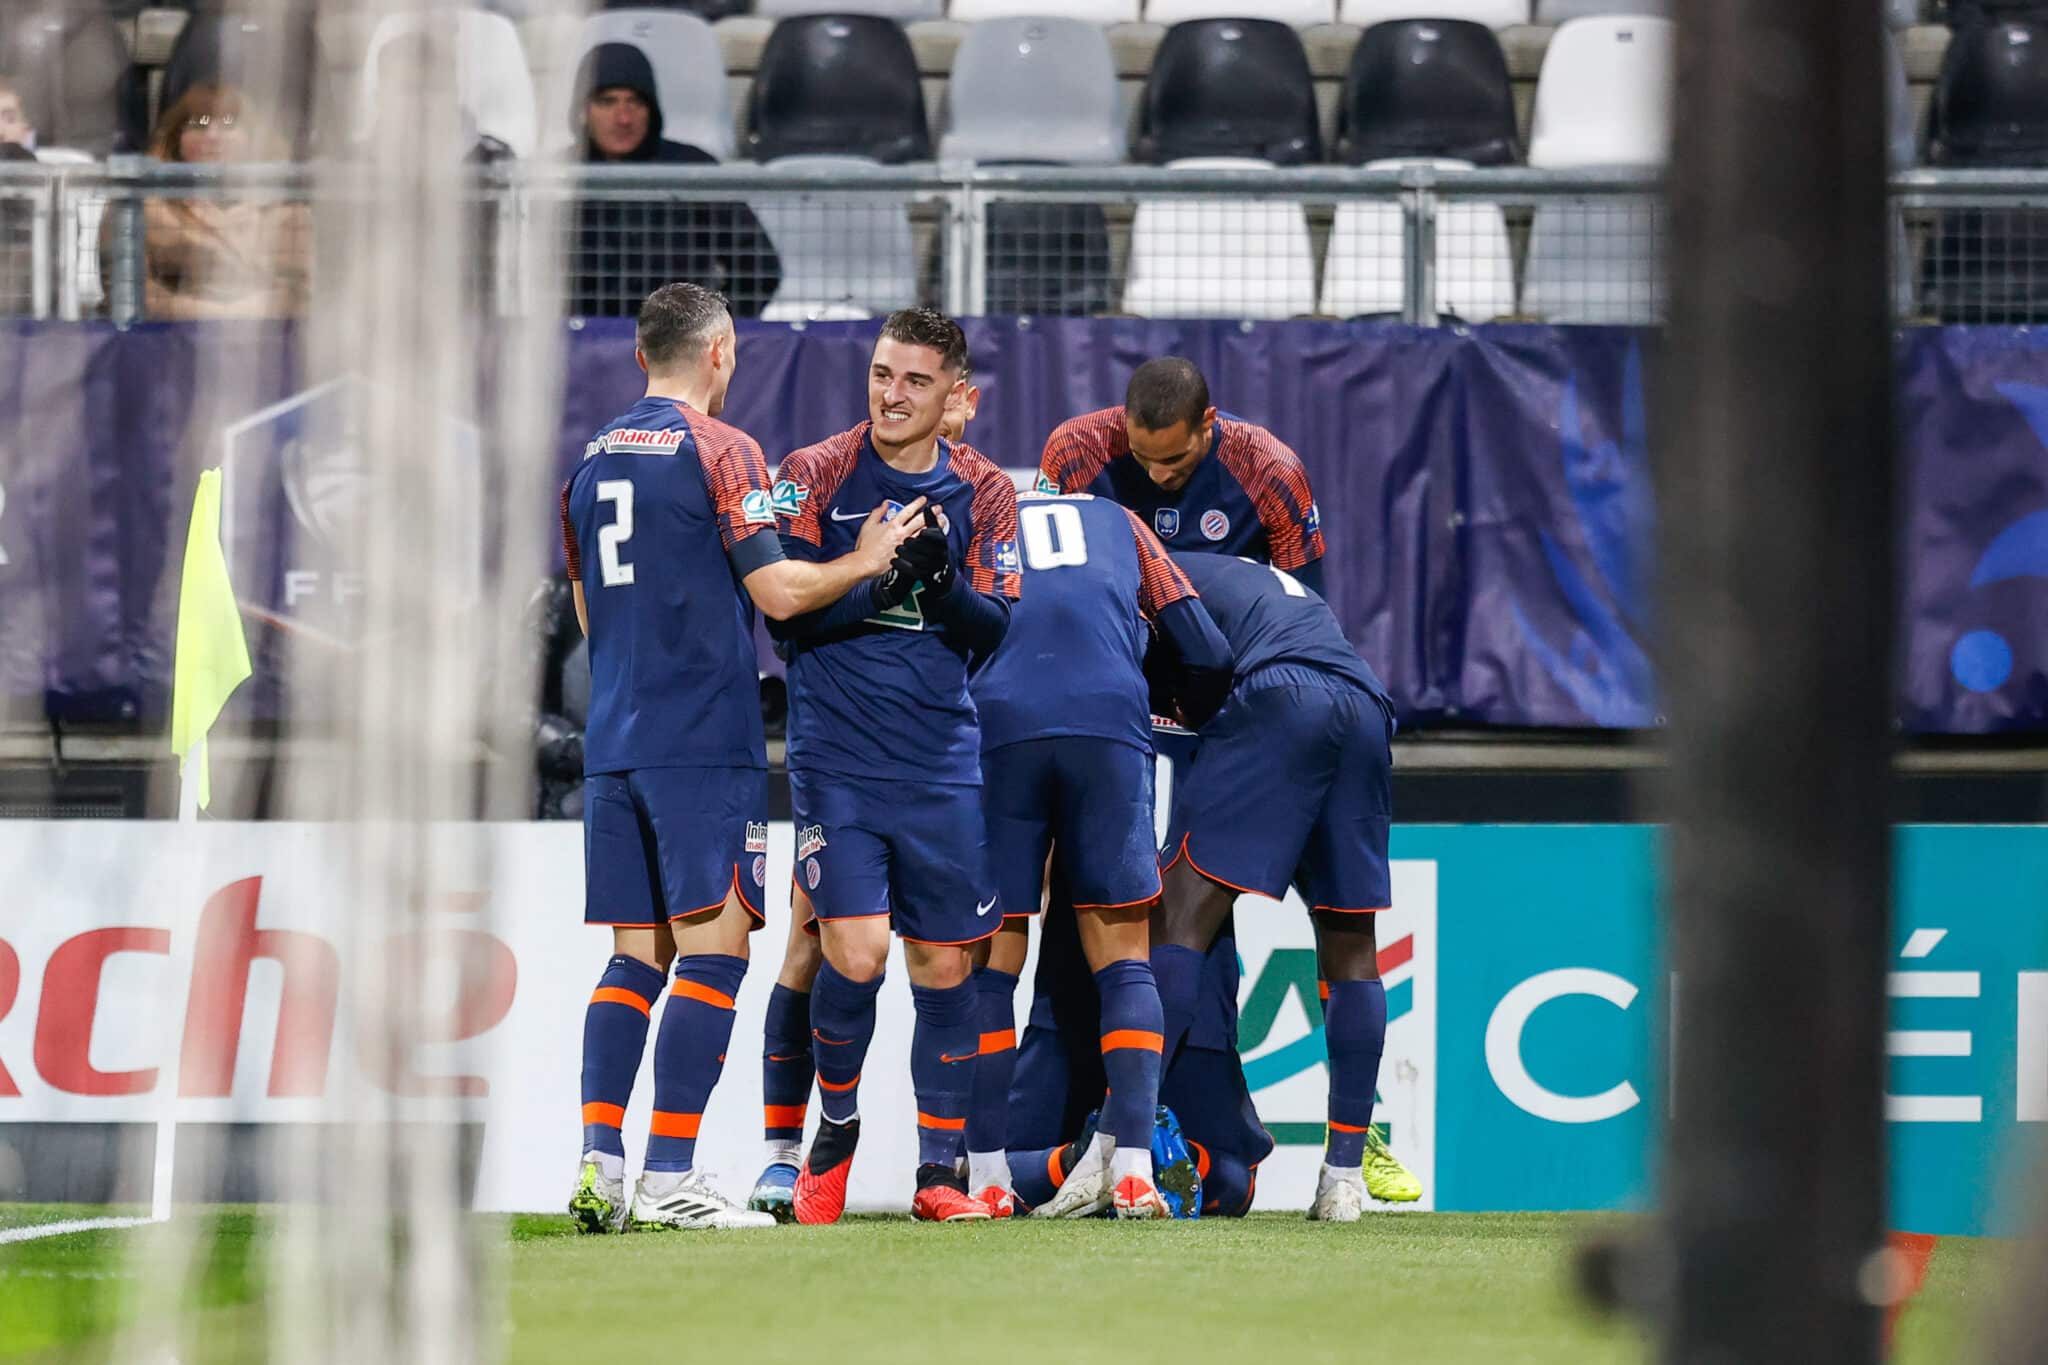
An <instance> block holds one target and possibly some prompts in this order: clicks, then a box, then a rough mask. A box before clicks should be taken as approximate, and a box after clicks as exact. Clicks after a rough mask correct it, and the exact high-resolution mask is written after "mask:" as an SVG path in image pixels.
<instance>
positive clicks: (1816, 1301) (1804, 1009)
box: [1655, 0, 1894, 1365]
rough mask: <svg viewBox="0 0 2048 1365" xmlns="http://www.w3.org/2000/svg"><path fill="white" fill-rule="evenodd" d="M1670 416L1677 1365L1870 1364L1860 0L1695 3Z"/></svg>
mask: <svg viewBox="0 0 2048 1365" xmlns="http://www.w3.org/2000/svg"><path fill="white" fill-rule="evenodd" d="M1678 15H1679V30H1678V94H1677V105H1676V110H1677V113H1676V117H1675V118H1674V136H1675V144H1674V148H1673V158H1672V166H1671V177H1670V207H1671V221H1672V260H1671V298H1672V309H1671V326H1670V333H1669V338H1668V343H1669V344H1668V348H1667V352H1666V356H1665V360H1666V364H1665V366H1664V368H1663V371H1662V374H1661V393H1660V395H1659V398H1660V401H1659V402H1658V403H1657V405H1656V407H1655V412H1656V414H1657V416H1658V418H1659V419H1660V420H1661V423H1662V431H1661V433H1660V436H1659V439H1658V440H1657V441H1656V443H1655V445H1656V450H1657V460H1658V467H1657V474H1658V481H1659V482H1658V497H1659V502H1660V506H1661V507H1663V508H1664V509H1665V510H1664V515H1663V517H1662V519H1661V526H1660V532H1659V534H1660V537H1661V540H1660V560H1661V564H1662V572H1663V602H1662V617H1661V620H1662V627H1661V631H1662V638H1661V645H1662V660H1661V662H1662V674H1663V680H1664V686H1665V687H1666V689H1667V691H1668V694H1669V714H1670V716H1671V722H1672V723H1671V737H1670V750H1671V781H1672V790H1671V791H1670V793H1669V809H1670V811H1671V813H1672V816H1673V828H1672V832H1671V838H1670V842H1669V845H1668V847H1669V859H1668V869H1669V870H1668V872H1667V878H1668V883H1667V886H1668V904H1669V905H1670V906H1671V913H1672V929H1673V932H1672V945H1673V951H1674V959H1673V964H1672V965H1673V968H1674V970H1676V971H1677V972H1678V973H1679V974H1680V976H1681V978H1682V980H1683V981H1684V983H1685V1002H1686V1009H1685V1018H1684V1020H1683V1022H1682V1025H1681V1027H1680V1029H1679V1031H1678V1037H1677V1040H1676V1049H1675V1056H1676V1069H1677V1074H1676V1077H1675V1082H1674V1084H1675V1098H1676V1116H1675V1118H1674V1119H1673V1121H1672V1124H1671V1128H1670V1134H1669V1139H1668V1144H1667V1148H1666V1153H1665V1164H1664V1189H1665V1201H1664V1209H1665V1218H1666V1220H1667V1223H1666V1241H1665V1247H1666V1251H1667V1253H1668V1255H1669V1256H1670V1257H1671V1259H1670V1260H1669V1261H1668V1262H1666V1263H1664V1266H1663V1269H1664V1270H1665V1271H1666V1272H1668V1278H1667V1277H1666V1276H1665V1275H1661V1274H1660V1275H1659V1276H1658V1277H1657V1278H1658V1279H1659V1280H1660V1281H1661V1283H1660V1285H1659V1288H1660V1289H1661V1290H1663V1291H1664V1292H1663V1293H1660V1294H1659V1295H1658V1296H1657V1297H1658V1298H1659V1299H1661V1300H1662V1306H1663V1308H1664V1311H1665V1318H1664V1321H1663V1323H1662V1352H1661V1354H1662V1358H1663V1359H1664V1360H1666V1361H1670V1362H1684V1365H1707V1363H1708V1362H1714V1363H1715V1365H1737V1363H1738V1362H1749V1361H1797V1362H1799V1365H1828V1363H1829V1362H1836V1361H1840V1362H1850V1361H1859V1362H1860V1361H1872V1360H1875V1359H1877V1356H1878V1350H1879V1346H1878V1333H1879V1321H1878V1316H1879V1315H1878V1310H1877V1308H1876V1306H1875V1305H1874V1303H1873V1302H1872V1300H1873V1299H1875V1298H1878V1297H1880V1296H1881V1295H1882V1293H1883V1287H1882V1279H1883V1276H1882V1271H1883V1268H1884V1265H1885V1262H1884V1261H1883V1259H1882V1256H1881V1248H1882V1246H1883V1241H1884V1228H1885V1222H1884V1170H1885V1162H1884V1151H1883V1112H1882V1105H1883V1098H1882V1091H1883V1073H1882V1069H1881V1067H1882V1056H1883V1027H1884V1023H1883V1021H1884V982H1885V956H1886V944H1887V935H1888V927H1887V926H1888V914H1887V907H1888V899H1889V894H1890V873H1889V852H1888V849H1889V826H1888V816H1889V810H1888V793H1889V790H1890V785H1889V784H1890V768H1889V753H1890V719H1891V712H1892V702H1893V683H1892V672H1893V650H1892V636H1891V627H1892V613H1893V610H1894V591H1893V579H1894V569H1893V546H1892V540H1893V463H1894V461H1893V450H1892V397H1891V340H1890V316H1889V308H1888V303H1887V294H1886V280H1887V269H1886V256H1887V251H1888V233H1887V228H1886V221H1887V220H1886V210H1885V173H1886V165H1885V127H1886V121H1885V106H1884V88H1885V85H1884V78H1883V75H1884V73H1883V66H1882V64H1881V60H1880V52H1881V49H1880V26H1879V14H1878V3H1877V0H1807V2H1806V3H1803V4H1786V3H1784V0H1681V3H1680V4H1679V6H1678Z"/></svg>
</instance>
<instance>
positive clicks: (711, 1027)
mask: <svg viewBox="0 0 2048 1365" xmlns="http://www.w3.org/2000/svg"><path fill="white" fill-rule="evenodd" d="M746 975H747V960H746V959H745V958H743V957H728V956H727V955H725V954H723V953H692V954H691V955H690V956H688V957H684V958H678V959H677V960H676V980H675V984H674V985H673V986H671V987H669V992H668V1003H667V1004H666V1005H664V1006H662V1009H661V1032H660V1034H658V1035H657V1036H656V1037H655V1040H654V1120H653V1123H652V1125H651V1127H650V1129H649V1136H648V1138H647V1169H648V1170H650V1171H687V1170H689V1169H690V1167H691V1166H692V1165H694V1164H695V1163H696V1159H697V1129H698V1128H699V1127H700V1126H701V1125H702V1124H703V1122H704V1105H705V1103H706V1102H707V1101H708V1100H709V1099H710V1098H711V1091H712V1089H713V1088H714V1087H716V1086H717V1084H718V1076H719V1073H720V1072H721V1071H723V1070H724V1069H725V1048H726V1044H728V1043H730V1042H731V1041H732V1020H733V1000H734V997H736V996H737V995H738V994H739V991H740V982H741V981H743V980H745V979H746Z"/></svg>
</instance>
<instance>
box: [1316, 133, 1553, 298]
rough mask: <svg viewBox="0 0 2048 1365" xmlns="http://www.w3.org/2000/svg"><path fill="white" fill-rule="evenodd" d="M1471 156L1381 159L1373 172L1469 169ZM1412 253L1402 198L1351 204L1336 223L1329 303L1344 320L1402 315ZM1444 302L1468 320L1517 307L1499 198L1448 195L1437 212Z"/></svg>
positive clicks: (1341, 208)
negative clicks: (1464, 158) (1489, 201)
mask: <svg viewBox="0 0 2048 1365" xmlns="http://www.w3.org/2000/svg"><path fill="white" fill-rule="evenodd" d="M1470 164H1471V163H1469V162H1464V161H1444V160H1438V161H1434V162H1430V161H1419V162H1418V161H1407V160H1390V161H1374V162H1371V163H1369V164H1368V165H1367V166H1366V169H1367V170H1374V171H1383V170H1398V169H1399V168H1401V167H1402V166H1409V165H1435V166H1437V167H1439V168H1442V169H1468V168H1469V167H1470ZM1406 262H1407V251H1406V246H1405V236H1404V234H1403V231H1402V221H1401V208H1400V205H1398V204H1392V203H1385V202H1376V203H1358V202H1355V201H1353V202H1345V203H1340V204H1339V205H1338V206H1337V215H1336V218H1335V220H1334V221H1333V222H1332V223H1331V225H1330V248H1329V254H1328V255H1327V256H1326V257H1325V259H1324V262H1323V296H1322V306H1321V307H1320V308H1318V309H1317V311H1318V312H1322V313H1329V314H1332V315H1333V316H1336V317H1340V318H1350V317H1359V316H1370V315H1374V314H1383V313H1399V312H1401V311H1402V310H1403V307H1404V305H1405V304H1406V302H1407V275H1408V272H1407V268H1406ZM1436 307H1437V311H1438V312H1439V313H1455V314H1456V315H1457V316H1459V317H1461V318H1463V319H1465V320H1466V321H1467V322H1485V321H1487V320H1488V319H1490V318H1496V317H1501V316H1504V315H1505V314H1509V313H1512V312H1514V311H1515V263H1514V256H1513V253H1512V252H1511V251H1510V249H1509V246H1508V229H1507V220H1506V219H1505V218H1504V217H1503V216H1502V214H1501V211H1500V206H1499V205H1497V204H1486V203H1474V202H1471V201H1469V200H1462V199H1447V200H1439V201H1438V202H1437V210H1436Z"/></svg>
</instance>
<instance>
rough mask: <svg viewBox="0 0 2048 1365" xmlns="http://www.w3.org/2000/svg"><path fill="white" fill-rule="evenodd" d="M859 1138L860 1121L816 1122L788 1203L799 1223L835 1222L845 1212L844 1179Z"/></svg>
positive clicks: (850, 1167)
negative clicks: (813, 1133) (815, 1128)
mask: <svg viewBox="0 0 2048 1365" xmlns="http://www.w3.org/2000/svg"><path fill="white" fill-rule="evenodd" d="M859 1141H860V1120H859V1119H855V1120H853V1121H852V1122H851V1123H833V1122H831V1121H830V1120H827V1121H826V1122H824V1123H821V1124H819V1125H818V1135H817V1136H816V1137H814V1138H812V1139H811V1150H810V1153H809V1155H807V1156H805V1158H804V1164H803V1169H802V1170H800V1171H798V1172H797V1176H796V1192H795V1194H794V1195H793V1196H792V1197H791V1199H790V1206H791V1209H792V1211H793V1212H794V1213H795V1215H796V1221H797V1222H799V1223H804V1224H808V1225H811V1226H816V1225H818V1224H821V1223H836V1222H838V1221H839V1218H840V1215H841V1214H843V1213H845V1212H846V1182H847V1178H848V1177H849V1176H851V1175H852V1174H853V1149H854V1146H855V1144H857V1143H858V1142H859Z"/></svg>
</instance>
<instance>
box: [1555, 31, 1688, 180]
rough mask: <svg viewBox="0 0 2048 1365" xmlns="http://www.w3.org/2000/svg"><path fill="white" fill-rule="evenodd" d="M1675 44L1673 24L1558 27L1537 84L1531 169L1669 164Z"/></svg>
mask: <svg viewBox="0 0 2048 1365" xmlns="http://www.w3.org/2000/svg"><path fill="white" fill-rule="evenodd" d="M1671 39H1672V25H1671V23H1670V21H1669V20H1666V19H1641V18H1598V19H1574V20H1573V21H1572V22H1570V23H1568V24H1566V25H1565V26H1564V27H1562V28H1560V29H1558V31H1557V33H1556V35H1555V36H1554V37H1552V38H1551V40H1550V48H1549V50H1548V51H1547V52H1546V53H1545V54H1544V56H1543V70H1542V72H1541V73H1540V74H1539V75H1538V76H1537V79H1536V112H1535V115H1534V117H1533V118H1532V119H1531V121H1530V125H1529V164H1530V165H1531V166H1545V167H1586V166H1661V165H1663V164H1664V163H1665V161H1666V160H1668V159H1669V157H1670V155H1671Z"/></svg>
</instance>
